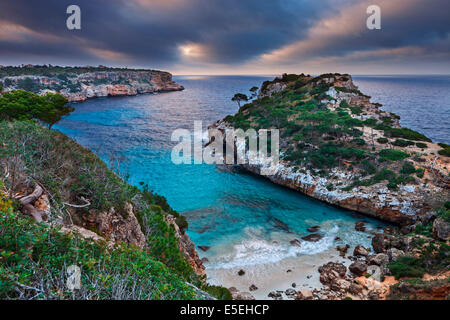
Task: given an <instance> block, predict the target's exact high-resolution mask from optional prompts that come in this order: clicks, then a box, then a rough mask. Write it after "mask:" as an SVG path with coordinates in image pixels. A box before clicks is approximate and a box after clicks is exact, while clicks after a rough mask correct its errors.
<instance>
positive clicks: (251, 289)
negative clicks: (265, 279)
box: [248, 284, 258, 291]
mask: <svg viewBox="0 0 450 320" xmlns="http://www.w3.org/2000/svg"><path fill="white" fill-rule="evenodd" d="M248 290H250V291H256V290H258V287H257V286H255V285H254V284H252V285H251V286H250V287H249V288H248Z"/></svg>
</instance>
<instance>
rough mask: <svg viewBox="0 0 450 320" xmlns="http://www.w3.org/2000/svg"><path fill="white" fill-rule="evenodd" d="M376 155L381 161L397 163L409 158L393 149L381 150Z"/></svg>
mask: <svg viewBox="0 0 450 320" xmlns="http://www.w3.org/2000/svg"><path fill="white" fill-rule="evenodd" d="M378 155H379V156H380V160H381V161H398V160H403V159H405V158H408V157H409V154H407V153H406V152H403V151H400V150H395V149H383V150H381V151H380V152H379V153H378Z"/></svg>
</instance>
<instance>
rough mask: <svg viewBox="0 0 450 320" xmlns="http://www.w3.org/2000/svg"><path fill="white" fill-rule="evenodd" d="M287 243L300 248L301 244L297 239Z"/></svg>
mask: <svg viewBox="0 0 450 320" xmlns="http://www.w3.org/2000/svg"><path fill="white" fill-rule="evenodd" d="M289 243H290V244H291V245H293V246H296V247H300V246H301V245H302V243H301V242H300V240H298V239H293V240H291V241H289Z"/></svg>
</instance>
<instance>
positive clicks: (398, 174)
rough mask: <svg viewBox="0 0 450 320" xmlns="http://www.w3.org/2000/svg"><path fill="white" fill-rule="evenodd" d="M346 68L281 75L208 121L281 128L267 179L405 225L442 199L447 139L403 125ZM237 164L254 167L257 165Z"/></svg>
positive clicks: (447, 179) (449, 163)
mask: <svg viewBox="0 0 450 320" xmlns="http://www.w3.org/2000/svg"><path fill="white" fill-rule="evenodd" d="M380 107H381V105H380V104H377V103H372V102H371V101H370V97H369V96H367V95H364V94H363V93H362V92H360V91H359V89H358V88H357V86H356V85H355V84H354V83H353V81H352V78H351V76H350V75H348V74H324V75H321V76H318V77H312V76H307V75H304V74H302V75H292V74H291V75H287V74H285V75H283V76H282V77H279V78H275V79H274V80H273V81H267V82H265V83H263V85H262V87H261V89H260V90H259V93H258V96H257V99H255V100H254V101H252V102H250V103H248V104H246V105H244V106H242V107H241V108H240V109H239V111H238V113H237V114H235V115H234V116H228V117H226V118H224V119H223V120H219V121H217V122H216V123H215V124H214V125H212V126H211V128H217V129H219V130H222V131H225V130H227V129H232V128H242V129H244V130H247V129H249V128H254V129H256V130H258V129H261V128H264V129H269V128H278V129H279V130H280V158H281V160H280V162H279V164H278V167H277V170H276V174H274V175H271V176H267V178H268V179H270V180H271V181H273V182H275V183H277V184H280V185H283V186H286V187H289V188H291V189H294V190H297V191H300V192H302V193H304V194H307V195H309V196H311V197H313V198H316V199H319V200H322V201H325V202H327V203H330V204H333V205H336V206H339V207H342V208H346V209H350V210H354V211H357V212H360V213H363V214H366V215H369V216H372V217H375V218H379V219H381V220H385V221H389V222H392V223H396V224H400V225H407V224H411V223H413V222H414V221H416V220H417V219H418V218H419V217H420V216H422V215H424V214H425V213H427V212H428V211H430V210H431V209H432V208H437V207H439V206H442V204H443V203H444V202H445V201H446V200H448V199H449V190H450V176H449V168H450V158H449V150H450V149H449V146H448V145H445V144H439V145H438V144H435V143H433V142H432V141H431V140H430V139H429V138H427V137H426V136H424V135H422V134H420V133H418V132H415V131H413V130H410V129H407V128H402V127H401V126H400V124H399V117H398V116H397V115H395V114H393V113H389V112H386V111H383V110H381V109H380ZM243 167H244V168H245V169H247V170H249V171H251V172H253V173H256V174H259V173H260V170H261V166H260V165H251V164H244V165H243Z"/></svg>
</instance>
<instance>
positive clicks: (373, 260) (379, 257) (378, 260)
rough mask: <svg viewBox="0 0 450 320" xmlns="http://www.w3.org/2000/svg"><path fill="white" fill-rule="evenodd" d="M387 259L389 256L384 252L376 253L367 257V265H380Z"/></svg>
mask: <svg viewBox="0 0 450 320" xmlns="http://www.w3.org/2000/svg"><path fill="white" fill-rule="evenodd" d="M388 261H389V257H388V256H387V254H385V253H378V254H376V255H371V256H368V257H367V262H368V263H369V265H377V266H382V265H384V264H386V263H387V262H388Z"/></svg>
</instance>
